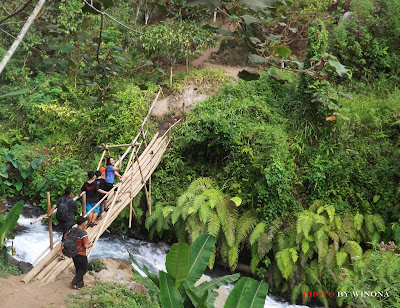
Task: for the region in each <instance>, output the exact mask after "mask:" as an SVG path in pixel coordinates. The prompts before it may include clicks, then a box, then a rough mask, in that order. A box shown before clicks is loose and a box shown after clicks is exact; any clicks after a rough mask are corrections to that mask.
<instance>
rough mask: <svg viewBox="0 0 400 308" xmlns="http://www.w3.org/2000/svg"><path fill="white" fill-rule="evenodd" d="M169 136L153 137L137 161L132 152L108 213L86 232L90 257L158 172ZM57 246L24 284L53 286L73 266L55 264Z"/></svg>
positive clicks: (33, 270)
mask: <svg viewBox="0 0 400 308" xmlns="http://www.w3.org/2000/svg"><path fill="white" fill-rule="evenodd" d="M168 136H169V131H167V132H166V133H165V134H164V135H162V136H159V135H158V134H156V135H155V136H154V138H153V139H152V140H151V142H150V143H149V144H148V145H147V147H146V148H145V149H144V151H143V153H141V155H140V156H139V157H137V156H135V155H136V154H135V153H134V151H135V149H134V150H133V153H132V154H131V158H130V160H129V161H128V164H127V166H126V169H125V172H124V174H123V176H122V181H121V182H119V183H118V184H117V185H116V187H118V190H117V192H114V194H113V195H112V196H111V197H108V204H109V210H108V211H107V212H104V213H103V217H102V218H101V220H100V221H99V223H98V225H96V226H94V227H89V228H88V229H87V233H88V235H89V239H90V240H93V239H95V242H94V245H93V247H92V248H91V250H90V251H89V256H90V254H91V252H92V251H93V249H94V248H95V244H96V243H97V240H98V238H99V237H100V236H101V235H102V234H103V233H104V231H105V230H106V229H107V227H108V226H109V225H111V223H112V222H113V221H114V220H115V219H116V218H117V216H118V215H119V213H120V212H121V211H122V210H123V209H124V208H125V207H126V206H128V205H130V204H131V200H132V199H133V198H134V197H135V196H136V195H137V194H138V193H139V191H140V190H141V189H142V188H143V187H144V186H145V183H146V182H147V181H148V179H149V178H150V177H151V174H152V173H153V172H154V170H155V169H156V168H157V166H158V164H159V163H160V161H161V158H162V155H163V154H164V152H165V150H166V148H167V146H168V144H169V138H168ZM135 157H136V159H135ZM148 197H149V196H147V198H148ZM148 201H149V200H148ZM149 210H150V208H149ZM60 244H61V243H59V244H58V245H57V246H55V247H54V248H53V249H52V250H50V252H49V253H48V254H47V255H46V256H45V257H44V258H43V259H42V260H41V261H40V262H39V263H38V264H37V265H36V266H35V267H34V268H33V269H32V270H31V271H30V272H29V273H27V274H26V275H25V277H24V278H23V281H24V282H29V281H31V280H32V279H37V280H40V281H41V282H43V283H48V282H52V281H54V280H55V279H56V278H57V277H58V276H59V275H60V274H61V273H62V272H63V271H64V270H65V269H67V268H68V267H69V266H70V265H71V264H72V259H70V258H66V259H65V260H62V261H59V260H58V255H57V253H58V252H59V250H60V246H59V245H60Z"/></svg>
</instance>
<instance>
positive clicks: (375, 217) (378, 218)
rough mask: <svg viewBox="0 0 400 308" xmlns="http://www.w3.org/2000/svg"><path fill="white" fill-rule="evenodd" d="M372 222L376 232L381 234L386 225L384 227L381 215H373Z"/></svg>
mask: <svg viewBox="0 0 400 308" xmlns="http://www.w3.org/2000/svg"><path fill="white" fill-rule="evenodd" d="M372 219H373V221H374V225H375V228H376V230H377V231H378V232H383V231H385V228H386V225H385V220H384V219H383V218H382V216H381V215H378V214H375V215H373V218H372Z"/></svg>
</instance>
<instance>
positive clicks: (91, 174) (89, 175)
mask: <svg viewBox="0 0 400 308" xmlns="http://www.w3.org/2000/svg"><path fill="white" fill-rule="evenodd" d="M87 176H88V178H89V180H91V179H93V177H95V176H96V175H95V174H94V171H89V172H88V173H87Z"/></svg>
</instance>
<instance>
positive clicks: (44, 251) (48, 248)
mask: <svg viewBox="0 0 400 308" xmlns="http://www.w3.org/2000/svg"><path fill="white" fill-rule="evenodd" d="M61 238H62V235H61V236H60V237H59V238H58V239H56V240H55V242H54V244H56V243H58V242H59V241H61ZM56 246H57V245H56ZM48 250H50V246H49V247H46V249H45V250H43V251H42V253H41V254H40V255H39V256H38V257H37V258H36V259H35V260H34V261H33V262H32V265H34V264H35V263H36V262H37V261H38V260H39V259H40V257H41V256H43V255H44V254H45V253H46V252H47V251H48Z"/></svg>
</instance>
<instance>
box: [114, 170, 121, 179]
mask: <svg viewBox="0 0 400 308" xmlns="http://www.w3.org/2000/svg"><path fill="white" fill-rule="evenodd" d="M115 175H116V176H117V177H118V179H120V178H121V177H122V175H120V174H119V173H118V172H117V171H115Z"/></svg>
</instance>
